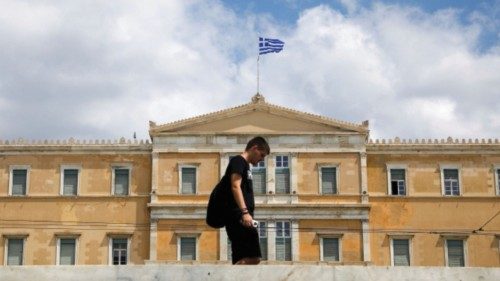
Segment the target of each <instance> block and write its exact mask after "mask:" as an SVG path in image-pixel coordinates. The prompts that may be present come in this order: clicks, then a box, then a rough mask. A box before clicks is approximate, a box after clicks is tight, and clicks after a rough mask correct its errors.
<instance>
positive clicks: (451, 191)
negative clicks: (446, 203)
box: [443, 169, 460, 195]
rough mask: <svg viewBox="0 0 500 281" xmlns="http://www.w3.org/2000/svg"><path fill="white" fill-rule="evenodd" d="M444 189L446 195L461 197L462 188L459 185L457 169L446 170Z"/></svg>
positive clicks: (444, 171)
mask: <svg viewBox="0 0 500 281" xmlns="http://www.w3.org/2000/svg"><path fill="white" fill-rule="evenodd" d="M443 173H444V189H445V195H459V194H460V189H459V188H460V187H459V183H458V170H457V169H444V170H443Z"/></svg>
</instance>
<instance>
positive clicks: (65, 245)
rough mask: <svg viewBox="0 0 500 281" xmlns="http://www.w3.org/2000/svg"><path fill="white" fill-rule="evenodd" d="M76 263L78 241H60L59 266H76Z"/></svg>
mask: <svg viewBox="0 0 500 281" xmlns="http://www.w3.org/2000/svg"><path fill="white" fill-rule="evenodd" d="M75 263H76V239H75V238H60V239H59V264H60V265H74V264H75Z"/></svg>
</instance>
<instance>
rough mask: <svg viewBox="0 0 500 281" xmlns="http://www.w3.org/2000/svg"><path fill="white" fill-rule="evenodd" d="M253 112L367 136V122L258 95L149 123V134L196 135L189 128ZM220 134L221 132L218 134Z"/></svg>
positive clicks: (194, 131)
mask: <svg viewBox="0 0 500 281" xmlns="http://www.w3.org/2000/svg"><path fill="white" fill-rule="evenodd" d="M253 112H264V113H266V114H269V115H270V116H276V117H282V118H288V119H290V120H296V121H301V122H306V123H311V124H315V125H322V126H325V127H328V128H330V129H331V130H338V131H343V132H350V133H355V134H368V131H369V130H368V121H365V122H363V123H361V124H355V123H350V122H345V121H341V120H337V119H333V118H329V117H325V116H321V115H316V114H311V113H307V112H302V111H298V110H294V109H290V108H286V107H282V106H278V105H274V104H270V103H267V102H266V101H265V99H264V97H263V96H262V95H260V94H257V95H255V96H254V97H253V98H252V101H251V102H249V103H247V104H243V105H240V106H236V107H232V108H228V109H224V110H220V111H216V112H212V113H208V114H203V115H199V116H195V117H191V118H187V119H181V120H178V121H174V122H170V123H166V124H161V125H157V124H156V123H155V122H152V121H150V123H149V127H150V129H149V133H150V135H151V136H158V135H162V134H176V133H179V132H181V131H182V132H184V133H186V132H191V133H196V130H195V129H194V130H192V131H190V130H189V128H191V127H193V128H194V127H197V126H201V125H206V124H210V123H214V122H218V121H220V120H223V119H228V118H235V117H238V116H243V115H248V114H251V113H253ZM212 133H218V132H212ZM220 133H222V132H220ZM224 133H230V130H229V131H224Z"/></svg>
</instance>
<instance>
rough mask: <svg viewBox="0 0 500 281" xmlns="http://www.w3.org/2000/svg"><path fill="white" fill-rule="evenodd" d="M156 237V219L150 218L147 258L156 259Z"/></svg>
mask: <svg viewBox="0 0 500 281" xmlns="http://www.w3.org/2000/svg"><path fill="white" fill-rule="evenodd" d="M157 237H158V220H157V219H151V220H150V226H149V260H150V261H156V259H157V255H156V251H157V248H156V241H157Z"/></svg>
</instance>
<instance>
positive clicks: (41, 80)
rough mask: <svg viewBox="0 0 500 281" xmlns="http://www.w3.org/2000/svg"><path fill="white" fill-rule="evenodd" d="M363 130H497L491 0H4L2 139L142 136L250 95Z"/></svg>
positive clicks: (495, 25) (494, 7) (418, 134)
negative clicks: (266, 41) (271, 42)
mask: <svg viewBox="0 0 500 281" xmlns="http://www.w3.org/2000/svg"><path fill="white" fill-rule="evenodd" d="M259 36H264V37H271V38H279V39H281V40H283V41H284V42H285V48H284V50H283V52H281V53H279V54H268V55H265V56H262V57H261V60H260V67H261V68H260V70H261V93H262V94H263V95H264V96H265V97H266V100H267V101H268V102H270V103H273V104H277V105H282V106H286V107H290V108H295V109H298V110H302V111H307V112H311V113H316V114H321V115H325V116H329V117H332V118H336V119H341V120H345V121H350V122H356V123H360V122H361V121H363V120H370V127H371V137H372V138H391V137H395V136H399V137H402V138H446V137H447V136H452V137H457V138H476V137H478V138H481V137H484V138H496V137H500V0H491V1H480V0H477V1H475V0H474V1H473V0H469V1H452V0H445V1H424V0H422V1H417V0H412V1H397V0H392V1H391V0H387V1H375V2H373V1H356V0H338V1H313V0H303V1H299V0H268V1H264V0H262V1H244V0H239V1H230V0H227V1H215V0H214V1H201V0H200V1H198V0H192V1H191V0H190V1H186V0H165V1H135V0H130V1H38V0H37V1H21V0H16V1H9V0H0V139H9V140H10V139H17V138H24V139H67V138H70V137H75V138H81V139H108V138H110V139H116V138H120V137H122V136H124V137H126V138H131V137H132V136H133V133H134V132H137V137H138V138H147V137H148V132H147V130H148V120H153V121H156V122H157V123H166V122H171V121H175V120H178V119H181V118H186V117H191V116H195V115H199V114H203V113H208V112H212V111H216V110H220V109H224V108H227V107H232V106H237V105H240V104H243V103H247V102H249V101H250V98H251V97H252V96H253V95H254V94H255V92H256V58H257V52H258V50H257V39H258V37H259Z"/></svg>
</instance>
